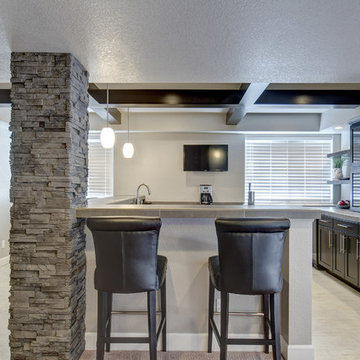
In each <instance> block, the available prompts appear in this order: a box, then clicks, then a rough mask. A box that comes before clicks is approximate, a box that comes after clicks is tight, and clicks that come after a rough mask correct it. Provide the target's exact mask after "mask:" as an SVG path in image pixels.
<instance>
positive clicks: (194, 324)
mask: <svg viewBox="0 0 360 360" xmlns="http://www.w3.org/2000/svg"><path fill="white" fill-rule="evenodd" d="M76 213H77V216H78V217H79V218H89V217H98V216H156V217H160V218H161V219H162V223H163V225H162V228H161V231H160V239H159V254H162V255H165V256H167V258H168V261H169V266H168V275H167V289H168V349H169V350H188V351H189V350H197V351H199V350H200V351H206V341H207V307H208V270H207V259H208V257H209V256H212V255H214V254H216V253H217V238H216V233H215V225H214V219H215V218H217V217H287V218H289V219H290V220H291V228H290V231H289V236H288V238H287V241H286V242H285V248H284V258H283V270H282V272H283V280H284V282H283V291H282V294H281V340H282V353H283V356H284V357H285V359H288V360H297V359H302V360H314V348H313V346H312V335H311V333H312V329H311V328H312V321H311V317H312V290H311V287H312V266H311V264H312V223H313V220H314V219H316V218H320V216H321V214H328V215H331V216H334V217H338V218H343V219H348V220H353V221H360V215H358V214H356V213H353V212H352V211H349V210H339V209H334V208H321V207H310V206H288V205H275V206H258V205H255V206H246V205H242V204H239V203H237V204H236V203H226V204H225V203H218V204H213V205H200V204H196V203H181V202H176V203H175V202H173V203H171V202H153V203H151V204H144V205H135V204H134V196H131V195H130V196H121V197H113V198H105V199H93V200H89V204H88V207H87V208H78V209H77V210H76ZM86 233H87V261H88V265H87V313H86V327H87V334H86V339H87V345H86V347H87V349H94V348H95V334H96V293H95V290H94V287H93V272H94V268H95V254H94V248H93V242H92V237H91V234H90V232H89V231H86ZM216 296H217V298H219V294H217V295H216ZM145 300H146V299H145V296H142V295H141V294H140V295H139V294H138V295H118V296H117V297H116V298H115V299H114V309H120V310H142V309H145ZM230 310H231V311H255V312H256V311H259V310H261V301H260V298H259V297H250V296H239V295H237V296H231V297H230ZM146 329H147V327H146V317H144V316H143V317H140V316H137V317H135V318H134V316H132V317H131V316H130V315H122V318H121V319H117V318H115V319H114V321H113V328H112V331H113V332H115V333H118V334H122V335H124V334H125V335H126V334H127V335H129V333H132V334H136V335H137V336H143V335H144V334H146ZM229 334H230V335H231V336H233V337H236V336H239V337H259V336H261V334H262V320H261V318H259V317H254V316H253V317H250V318H244V317H238V316H233V317H231V319H230V325H229ZM119 336H120V335H119ZM216 347H217V345H215V346H214V349H215V350H216ZM116 348H118V349H135V348H136V349H139V346H138V345H137V346H135V347H134V345H131V344H130V345H114V349H116ZM144 350H146V346H145V347H144ZM229 350H230V351H231V350H237V351H242V350H243V351H251V350H258V351H262V347H261V346H257V347H255V346H253V347H249V346H246V347H240V348H239V347H233V346H230V347H229Z"/></svg>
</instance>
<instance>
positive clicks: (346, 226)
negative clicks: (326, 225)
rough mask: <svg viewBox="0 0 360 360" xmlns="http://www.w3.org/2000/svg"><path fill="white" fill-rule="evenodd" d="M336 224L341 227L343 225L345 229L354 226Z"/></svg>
mask: <svg viewBox="0 0 360 360" xmlns="http://www.w3.org/2000/svg"><path fill="white" fill-rule="evenodd" d="M336 225H337V226H339V227H342V228H344V229H351V228H352V226H351V225H343V224H336Z"/></svg>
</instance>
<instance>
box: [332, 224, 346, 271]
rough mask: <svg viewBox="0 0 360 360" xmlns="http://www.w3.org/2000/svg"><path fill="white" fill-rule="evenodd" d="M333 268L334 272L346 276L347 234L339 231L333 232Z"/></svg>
mask: <svg viewBox="0 0 360 360" xmlns="http://www.w3.org/2000/svg"><path fill="white" fill-rule="evenodd" d="M333 234H334V235H333V236H334V237H333V241H334V242H333V248H334V250H333V254H334V258H333V268H332V271H333V273H334V274H336V275H338V276H340V277H342V278H343V277H344V276H345V239H346V237H345V235H344V234H342V233H341V232H339V231H334V233H333Z"/></svg>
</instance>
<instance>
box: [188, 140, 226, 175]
mask: <svg viewBox="0 0 360 360" xmlns="http://www.w3.org/2000/svg"><path fill="white" fill-rule="evenodd" d="M184 171H228V145H184Z"/></svg>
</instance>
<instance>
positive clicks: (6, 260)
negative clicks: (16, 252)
mask: <svg viewBox="0 0 360 360" xmlns="http://www.w3.org/2000/svg"><path fill="white" fill-rule="evenodd" d="M9 258H10V256H9V255H8V256H5V257H3V258H0V267H2V266H4V265H8V264H9Z"/></svg>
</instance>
